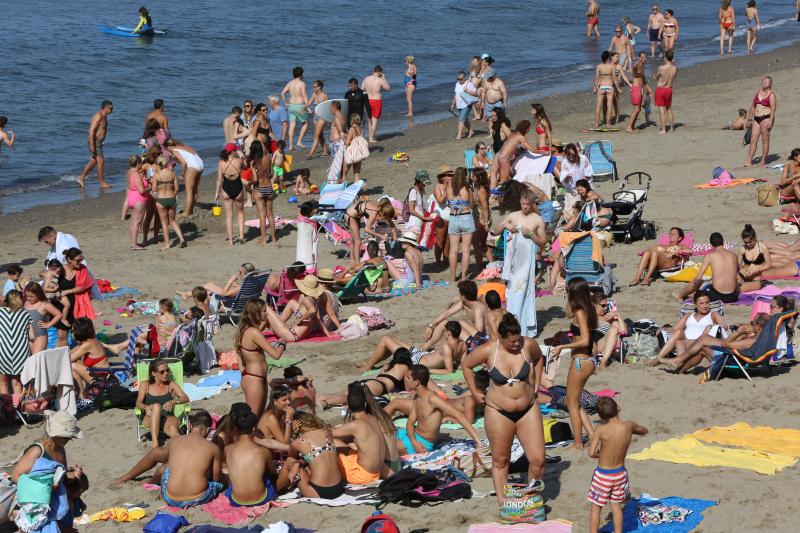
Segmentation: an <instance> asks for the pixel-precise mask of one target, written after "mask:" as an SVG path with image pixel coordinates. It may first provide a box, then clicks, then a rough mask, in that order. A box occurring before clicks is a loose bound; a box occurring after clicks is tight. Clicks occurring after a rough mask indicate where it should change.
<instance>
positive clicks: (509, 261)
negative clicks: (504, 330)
mask: <svg viewBox="0 0 800 533" xmlns="http://www.w3.org/2000/svg"><path fill="white" fill-rule="evenodd" d="M501 277H502V278H503V279H504V280H505V281H506V282H507V283H506V310H507V311H508V312H509V313H512V314H513V315H514V316H516V317H517V320H519V324H520V326H522V335H523V336H524V337H530V338H534V337H536V334H537V329H536V283H535V279H536V244H534V242H533V241H532V240H531V239H528V238H525V237H523V236H522V235H520V234H519V233H512V234H511V239H510V240H509V241H508V242H507V243H506V253H505V259H504V260H503V273H502V275H501Z"/></svg>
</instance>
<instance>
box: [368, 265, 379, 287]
mask: <svg viewBox="0 0 800 533" xmlns="http://www.w3.org/2000/svg"><path fill="white" fill-rule="evenodd" d="M381 276H383V265H381V266H379V267H378V268H368V269H366V270H364V277H365V278H366V279H367V283H369V284H370V285H374V284H375V283H377V281H378V280H379V279H381Z"/></svg>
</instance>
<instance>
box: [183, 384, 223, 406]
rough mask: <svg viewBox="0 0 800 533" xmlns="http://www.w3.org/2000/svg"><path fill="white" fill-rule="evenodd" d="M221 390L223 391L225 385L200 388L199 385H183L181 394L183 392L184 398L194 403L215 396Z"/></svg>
mask: <svg viewBox="0 0 800 533" xmlns="http://www.w3.org/2000/svg"><path fill="white" fill-rule="evenodd" d="M223 390H225V385H216V386H213V387H210V386H206V387H202V386H199V385H195V384H194V383H184V384H183V392H185V393H186V396H188V397H189V401H190V402H196V401H198V400H207V399H208V398H211V397H213V396H217V395H218V394H220V393H221V392H222V391H223Z"/></svg>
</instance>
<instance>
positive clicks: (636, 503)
mask: <svg viewBox="0 0 800 533" xmlns="http://www.w3.org/2000/svg"><path fill="white" fill-rule="evenodd" d="M716 504H717V503H716V502H714V501H711V500H700V499H695V498H680V497H678V496H669V497H668V498H661V499H655V498H653V497H651V496H648V495H646V494H642V497H641V498H633V499H631V500H630V501H629V502H628V503H627V504H626V505H625V507H623V509H622V531H624V532H625V533H632V532H637V533H689V531H694V530H695V528H697V526H699V525H700V522H702V521H703V518H704V517H703V514H702V513H703V511H705V510H706V509H708V508H709V507H713V506H715V505H716ZM654 505H665V506H667V507H678V508H682V509H687V510H689V511H691V512H690V513H689V514H688V515H686V516H685V520H684V521H683V522H668V523H662V524H657V525H648V526H643V525H642V523H641V521H640V520H639V513H638V511H639V510H640V509H641V508H642V507H648V506H654ZM600 531H601V532H602V533H611V532H613V531H614V526H613V525H612V524H611V523H610V522H609V523H608V524H606V525H604V526H603V527H601V528H600Z"/></svg>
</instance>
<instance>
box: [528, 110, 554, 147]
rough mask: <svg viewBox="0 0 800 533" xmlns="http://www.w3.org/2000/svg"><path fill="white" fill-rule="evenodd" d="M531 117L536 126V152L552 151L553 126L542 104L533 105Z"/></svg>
mask: <svg viewBox="0 0 800 533" xmlns="http://www.w3.org/2000/svg"><path fill="white" fill-rule="evenodd" d="M531 116H532V117H533V121H534V123H535V124H536V150H538V151H539V152H549V151H550V140H551V139H552V137H553V126H552V124H551V123H550V119H549V118H547V113H545V111H544V106H543V105H542V104H539V103H536V104H531Z"/></svg>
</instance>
